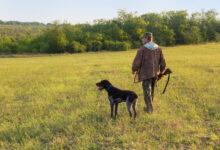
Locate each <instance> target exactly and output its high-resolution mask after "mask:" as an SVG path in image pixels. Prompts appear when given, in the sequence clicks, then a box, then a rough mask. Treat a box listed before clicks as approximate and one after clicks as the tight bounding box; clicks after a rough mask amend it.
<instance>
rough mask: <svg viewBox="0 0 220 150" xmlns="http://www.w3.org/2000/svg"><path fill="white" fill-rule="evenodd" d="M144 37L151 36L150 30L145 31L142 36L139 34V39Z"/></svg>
mask: <svg viewBox="0 0 220 150" xmlns="http://www.w3.org/2000/svg"><path fill="white" fill-rule="evenodd" d="M144 37H145V38H146V37H153V34H152V33H151V32H145V33H144V34H143V35H142V36H141V39H142V38H144Z"/></svg>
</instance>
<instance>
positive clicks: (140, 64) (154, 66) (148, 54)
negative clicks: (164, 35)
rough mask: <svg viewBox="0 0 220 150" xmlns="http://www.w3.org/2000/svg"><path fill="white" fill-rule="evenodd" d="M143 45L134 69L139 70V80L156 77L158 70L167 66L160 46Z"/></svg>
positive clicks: (134, 63)
mask: <svg viewBox="0 0 220 150" xmlns="http://www.w3.org/2000/svg"><path fill="white" fill-rule="evenodd" d="M149 45H150V46H151V47H147V46H146V45H144V46H142V47H141V48H140V49H139V50H138V52H137V55H136V57H135V59H134V62H133V65H132V70H133V71H136V70H138V76H139V82H140V81H143V80H146V79H149V78H152V77H155V76H156V75H157V72H158V71H159V70H160V71H161V72H162V71H163V70H164V69H165V67H166V62H165V59H164V56H163V53H162V50H161V48H160V47H159V46H157V45H156V46H155V45H152V44H149Z"/></svg>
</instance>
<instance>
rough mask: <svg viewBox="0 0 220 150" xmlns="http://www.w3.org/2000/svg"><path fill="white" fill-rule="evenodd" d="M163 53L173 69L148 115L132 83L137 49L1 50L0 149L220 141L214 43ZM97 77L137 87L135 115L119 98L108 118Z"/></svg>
mask: <svg viewBox="0 0 220 150" xmlns="http://www.w3.org/2000/svg"><path fill="white" fill-rule="evenodd" d="M163 53H164V55H165V58H166V61H167V66H168V67H170V68H171V69H172V71H173V74H172V75H171V80H170V84H169V85H168V89H167V92H166V93H165V94H164V95H158V94H157V93H156V91H155V95H156V97H155V100H154V102H153V106H154V113H153V114H151V115H149V114H147V113H145V112H144V111H143V107H144V100H143V92H142V85H141V83H139V84H134V83H133V75H132V74H131V64H132V61H133V59H134V57H135V54H136V50H130V51H124V52H99V53H84V54H72V55H70V54H61V55H17V56H16V55H15V56H10V57H8V58H0V79H1V80H0V149H28V150H30V149H77V150H78V149H107V150H109V149H129V150H132V149H140V150H142V149H146V150H148V149H149V150H154V149H155V150H166V149H180V150H188V149H204V150H207V149H209V150H211V149H215V150H217V149H220V43H209V44H202V45H191V46H175V47H164V48H163ZM101 79H109V80H110V81H111V82H112V84H113V85H114V86H116V87H118V88H121V89H128V90H134V91H135V92H136V93H137V94H138V96H139V99H138V104H137V112H138V115H137V118H136V120H132V119H130V118H129V115H128V112H127V110H126V106H125V103H122V104H120V105H119V112H118V118H117V120H115V121H114V120H112V119H111V118H110V106H109V101H108V99H107V93H106V92H105V91H102V92H100V91H98V90H97V88H96V86H95V83H96V82H98V81H100V80H101ZM165 82H166V78H164V79H163V80H162V81H160V82H159V83H158V86H159V88H160V90H162V89H163V87H164V84H165Z"/></svg>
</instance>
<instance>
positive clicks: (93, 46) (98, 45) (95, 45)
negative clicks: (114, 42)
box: [86, 41, 102, 51]
mask: <svg viewBox="0 0 220 150" xmlns="http://www.w3.org/2000/svg"><path fill="white" fill-rule="evenodd" d="M86 47H87V49H86V50H87V51H100V50H101V49H102V42H100V41H89V42H87V43H86Z"/></svg>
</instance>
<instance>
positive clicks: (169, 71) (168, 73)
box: [157, 68, 172, 94]
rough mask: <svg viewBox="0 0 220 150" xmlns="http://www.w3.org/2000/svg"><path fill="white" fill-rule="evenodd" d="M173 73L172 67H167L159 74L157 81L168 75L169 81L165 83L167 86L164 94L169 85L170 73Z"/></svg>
mask: <svg viewBox="0 0 220 150" xmlns="http://www.w3.org/2000/svg"><path fill="white" fill-rule="evenodd" d="M171 73H172V71H171V70H170V68H167V69H166V70H165V71H164V73H160V74H159V75H158V76H157V81H159V80H160V79H161V78H162V77H164V76H165V75H168V79H167V83H166V85H165V88H164V90H163V93H162V94H164V93H165V91H166V88H167V85H168V83H169V80H170V74H171Z"/></svg>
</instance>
